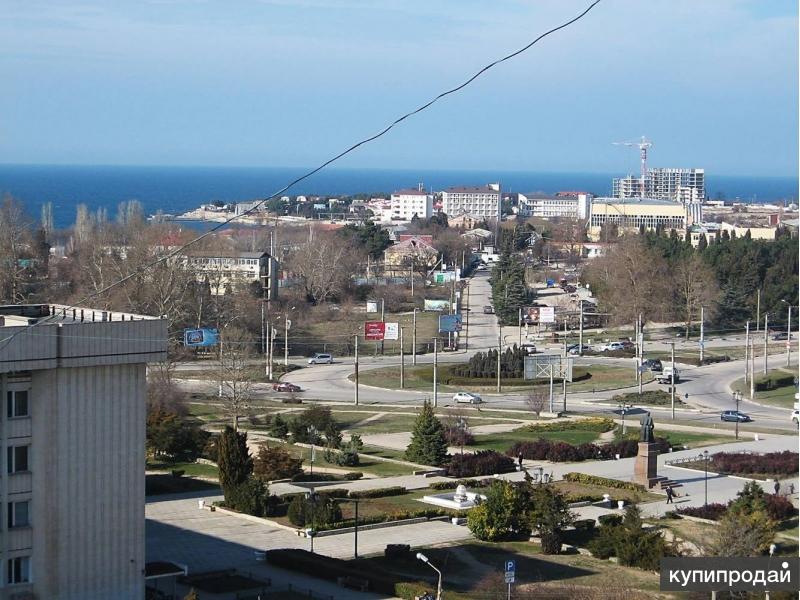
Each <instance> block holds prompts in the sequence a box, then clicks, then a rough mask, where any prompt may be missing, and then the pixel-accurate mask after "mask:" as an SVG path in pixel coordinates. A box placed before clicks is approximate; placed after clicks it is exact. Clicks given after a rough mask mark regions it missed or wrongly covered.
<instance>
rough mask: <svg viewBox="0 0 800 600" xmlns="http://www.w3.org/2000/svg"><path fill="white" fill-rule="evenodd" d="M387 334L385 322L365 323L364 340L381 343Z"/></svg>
mask: <svg viewBox="0 0 800 600" xmlns="http://www.w3.org/2000/svg"><path fill="white" fill-rule="evenodd" d="M385 332H386V323H384V322H383V321H367V322H365V323H364V339H365V340H367V341H368V342H380V341H381V340H383V336H384V334H385Z"/></svg>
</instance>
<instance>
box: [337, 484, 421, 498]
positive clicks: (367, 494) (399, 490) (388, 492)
mask: <svg viewBox="0 0 800 600" xmlns="http://www.w3.org/2000/svg"><path fill="white" fill-rule="evenodd" d="M406 491H407V490H406V488H404V487H403V486H401V485H394V486H392V487H385V488H377V489H374V490H360V491H351V492H350V494H349V496H350V498H385V497H386V496H400V495H402V494H405V493H406Z"/></svg>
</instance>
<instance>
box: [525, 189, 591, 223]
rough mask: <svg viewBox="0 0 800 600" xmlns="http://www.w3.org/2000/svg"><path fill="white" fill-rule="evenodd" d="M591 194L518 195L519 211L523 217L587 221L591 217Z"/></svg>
mask: <svg viewBox="0 0 800 600" xmlns="http://www.w3.org/2000/svg"><path fill="white" fill-rule="evenodd" d="M592 197H593V196H592V195H591V194H584V193H579V194H575V195H572V194H569V195H567V194H559V195H555V196H550V195H547V194H538V193H531V194H517V202H518V204H517V209H518V211H519V214H520V215H521V216H523V217H540V218H543V219H553V218H566V219H586V218H588V216H589V205H590V203H591V199H592Z"/></svg>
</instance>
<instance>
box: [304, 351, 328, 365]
mask: <svg viewBox="0 0 800 600" xmlns="http://www.w3.org/2000/svg"><path fill="white" fill-rule="evenodd" d="M308 364H310V365H330V364H333V356H331V355H330V354H320V353H317V354H315V355H314V356H312V357H311V358H309V359H308Z"/></svg>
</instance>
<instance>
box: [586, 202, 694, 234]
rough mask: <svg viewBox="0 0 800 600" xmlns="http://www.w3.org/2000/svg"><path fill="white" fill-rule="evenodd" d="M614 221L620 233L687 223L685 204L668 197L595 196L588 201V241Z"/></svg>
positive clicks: (688, 218) (679, 228)
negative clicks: (620, 197) (589, 208)
mask: <svg viewBox="0 0 800 600" xmlns="http://www.w3.org/2000/svg"><path fill="white" fill-rule="evenodd" d="M606 224H609V225H615V226H616V227H617V230H618V232H619V233H620V234H622V233H635V232H638V231H639V229H640V228H641V227H644V228H645V229H646V230H655V229H659V228H660V229H664V230H666V231H669V230H670V229H675V230H679V231H681V230H685V229H686V228H687V226H689V225H691V224H692V222H691V212H690V210H689V208H688V207H687V206H685V205H683V204H679V203H677V202H671V201H669V200H656V199H652V198H634V199H631V200H620V199H618V198H595V199H594V200H593V201H592V207H591V216H590V218H589V228H588V232H587V233H588V235H589V239H590V240H592V241H599V240H600V237H601V235H600V233H601V229H602V227H603V226H604V225H606Z"/></svg>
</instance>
